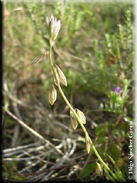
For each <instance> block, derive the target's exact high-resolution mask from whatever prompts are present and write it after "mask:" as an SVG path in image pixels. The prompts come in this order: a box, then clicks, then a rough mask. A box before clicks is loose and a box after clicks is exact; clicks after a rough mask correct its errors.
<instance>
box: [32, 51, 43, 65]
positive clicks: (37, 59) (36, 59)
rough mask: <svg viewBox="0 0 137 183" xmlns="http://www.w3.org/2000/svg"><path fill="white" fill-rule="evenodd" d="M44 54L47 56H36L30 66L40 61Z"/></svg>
mask: <svg viewBox="0 0 137 183" xmlns="http://www.w3.org/2000/svg"><path fill="white" fill-rule="evenodd" d="M46 54H47V53H42V54H40V55H38V56H37V57H36V58H35V59H34V60H33V61H32V63H31V65H34V64H36V63H38V62H40V61H42V60H43V58H44V57H45V55H46Z"/></svg>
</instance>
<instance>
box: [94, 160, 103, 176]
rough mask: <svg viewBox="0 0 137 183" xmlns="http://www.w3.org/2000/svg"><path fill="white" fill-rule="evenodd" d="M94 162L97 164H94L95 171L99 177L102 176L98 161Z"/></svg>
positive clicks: (101, 168)
mask: <svg viewBox="0 0 137 183" xmlns="http://www.w3.org/2000/svg"><path fill="white" fill-rule="evenodd" d="M96 164H97V166H96V169H95V172H96V174H97V175H98V176H99V177H102V176H103V167H102V165H101V164H100V163H96Z"/></svg>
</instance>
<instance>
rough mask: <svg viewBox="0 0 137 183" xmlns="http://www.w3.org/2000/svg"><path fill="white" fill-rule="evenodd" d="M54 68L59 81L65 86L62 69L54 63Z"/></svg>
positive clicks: (65, 80) (65, 81)
mask: <svg viewBox="0 0 137 183" xmlns="http://www.w3.org/2000/svg"><path fill="white" fill-rule="evenodd" d="M55 69H56V71H57V74H58V78H59V80H60V82H61V83H62V84H63V85H65V86H67V79H66V77H65V75H64V73H63V72H62V70H61V69H60V68H59V67H58V66H57V65H55Z"/></svg>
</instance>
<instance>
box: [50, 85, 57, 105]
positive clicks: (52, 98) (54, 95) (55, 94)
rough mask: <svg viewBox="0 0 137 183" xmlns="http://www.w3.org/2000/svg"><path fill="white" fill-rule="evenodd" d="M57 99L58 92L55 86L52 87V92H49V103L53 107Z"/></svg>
mask: <svg viewBox="0 0 137 183" xmlns="http://www.w3.org/2000/svg"><path fill="white" fill-rule="evenodd" d="M56 99H57V91H56V89H55V87H54V85H52V88H51V90H50V92H49V103H50V104H51V105H53V104H54V102H55V101H56Z"/></svg>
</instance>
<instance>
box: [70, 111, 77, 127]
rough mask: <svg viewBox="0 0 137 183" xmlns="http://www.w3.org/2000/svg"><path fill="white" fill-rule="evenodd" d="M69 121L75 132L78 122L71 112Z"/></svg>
mask: <svg viewBox="0 0 137 183" xmlns="http://www.w3.org/2000/svg"><path fill="white" fill-rule="evenodd" d="M70 121H71V125H72V127H73V129H74V130H76V128H77V127H78V121H77V119H76V117H75V116H74V114H73V112H72V111H71V110H70Z"/></svg>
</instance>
